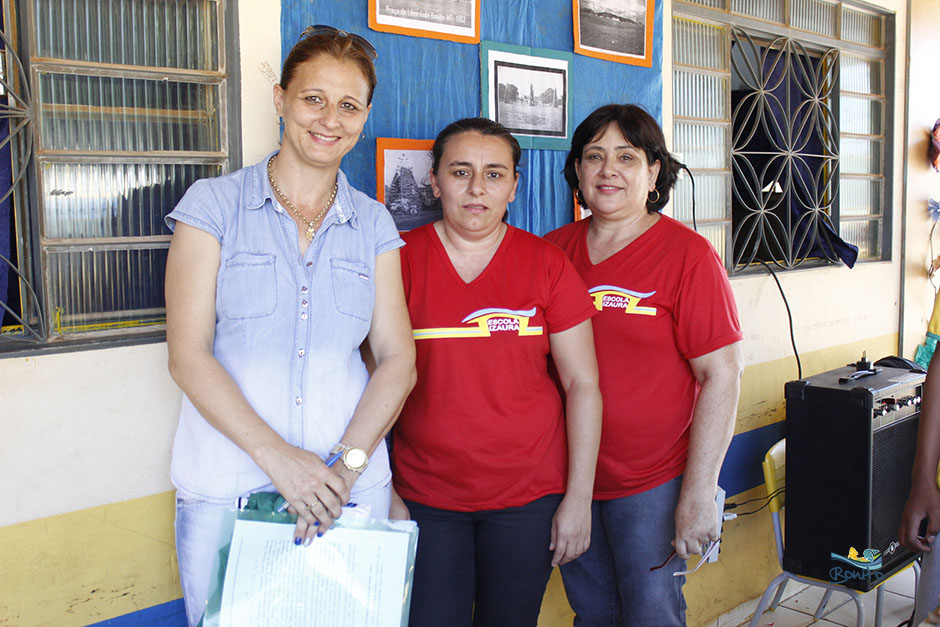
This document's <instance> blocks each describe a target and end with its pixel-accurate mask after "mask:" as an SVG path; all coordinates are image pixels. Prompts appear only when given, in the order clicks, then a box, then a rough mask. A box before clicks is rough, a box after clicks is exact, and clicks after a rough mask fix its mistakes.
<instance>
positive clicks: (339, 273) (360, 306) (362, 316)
mask: <svg viewBox="0 0 940 627" xmlns="http://www.w3.org/2000/svg"><path fill="white" fill-rule="evenodd" d="M330 269H331V273H330V274H331V279H332V282H333V301H334V302H335V303H336V309H337V311H339V312H340V313H342V314H346V315H347V316H352V317H353V318H358V319H359V320H366V321H369V320H371V319H372V276H371V275H370V272H369V266H367V265H366V264H364V263H362V262H361V261H352V260H350V259H339V258H337V257H333V258H332V259H330Z"/></svg>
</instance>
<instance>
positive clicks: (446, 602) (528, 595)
mask: <svg viewBox="0 0 940 627" xmlns="http://www.w3.org/2000/svg"><path fill="white" fill-rule="evenodd" d="M560 502H561V495H560V494H552V495H549V496H544V497H542V498H540V499H537V500H535V501H532V502H531V503H529V504H527V505H523V506H522V507H512V508H508V509H499V510H487V511H479V512H455V511H450V510H443V509H437V508H435V507H428V506H426V505H421V504H420V503H415V502H414V501H407V500H406V501H405V504H406V505H407V506H408V509H409V510H410V512H411V517H412V519H414V520H415V521H416V522H417V523H418V530H419V532H418V555H417V558H416V561H415V577H414V587H413V593H412V598H411V617H410V620H409V623H408V624H409V627H440V626H441V625H447V626H448V627H471V626H473V627H535V626H536V624H537V623H538V617H539V609H540V608H541V606H542V596H543V595H544V594H545V586H546V585H547V584H548V578H549V576H550V575H551V572H552V552H551V551H549V550H548V545H549V543H550V542H551V529H552V516H554V515H555V510H556V509H557V508H558V504H559V503H560Z"/></svg>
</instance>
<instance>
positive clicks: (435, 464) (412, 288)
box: [392, 225, 597, 511]
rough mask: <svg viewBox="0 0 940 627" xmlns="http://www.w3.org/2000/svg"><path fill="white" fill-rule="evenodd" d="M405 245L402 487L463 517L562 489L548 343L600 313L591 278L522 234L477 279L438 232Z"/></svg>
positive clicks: (414, 235) (397, 468) (561, 435)
mask: <svg viewBox="0 0 940 627" xmlns="http://www.w3.org/2000/svg"><path fill="white" fill-rule="evenodd" d="M403 237H404V240H405V243H406V245H405V247H404V248H403V249H402V277H403V279H404V285H405V297H406V298H407V301H408V311H409V313H410V314H411V326H412V327H413V328H414V336H415V345H416V347H417V369H418V382H417V385H416V386H415V389H414V391H413V392H412V393H411V395H410V396H409V397H408V400H407V402H406V403H405V406H404V409H403V410H402V413H401V416H400V417H399V419H398V422H397V423H396V426H395V437H394V442H393V450H392V468H393V477H394V481H395V489H396V490H397V491H398V493H399V494H400V495H401V496H403V497H404V498H406V499H410V500H413V501H417V502H419V503H422V504H425V505H429V506H431V507H437V508H440V509H449V510H455V511H478V510H487V509H502V508H507V507H518V506H520V505H525V504H526V503H530V502H531V501H533V500H535V499H537V498H540V497H542V496H545V495H547V494H560V493H562V492H564V491H565V482H566V479H567V467H568V459H567V455H568V453H567V444H566V435H565V421H564V408H563V405H562V400H561V396H560V394H559V391H558V387H557V385H556V383H555V381H554V379H553V378H552V377H551V376H550V375H549V370H548V364H549V337H548V336H549V334H550V333H558V332H560V331H564V330H566V329H569V328H571V327H574V326H576V325H578V324H580V323H581V322H584V321H585V320H587V319H589V318H590V317H591V316H593V315H595V314H596V313H597V310H596V309H595V308H594V306H593V304H592V303H591V299H590V297H589V296H588V293H587V289H586V288H585V286H584V282H583V281H582V280H581V278H580V277H579V276H578V273H577V272H576V271H575V269H574V267H573V266H572V265H571V262H570V261H568V259H567V258H566V257H565V255H564V254H563V253H562V252H561V251H560V250H558V248H556V247H555V246H552V245H551V244H549V243H547V242H545V241H544V240H542V239H540V238H538V237H536V236H534V235H532V234H530V233H527V232H525V231H522V230H519V229H516V228H513V227H509V229H508V231H507V232H506V235H505V236H504V238H503V241H502V242H501V243H500V245H499V248H498V249H497V250H496V253H495V254H494V255H493V259H492V260H491V261H490V263H489V265H488V266H487V267H486V268H485V269H484V270H483V272H482V273H481V274H480V276H478V277H477V278H475V279H474V280H473V281H471V282H470V283H465V282H464V281H463V279H461V278H460V276H459V275H458V274H457V271H456V270H455V269H454V267H453V264H452V263H451V261H450V258H449V257H448V256H447V252H446V251H445V250H444V246H443V244H442V243H441V240H440V239H439V238H438V235H437V233H436V232H435V230H434V226H433V225H426V226H423V227H421V228H418V229H415V230H413V231H410V232H408V233H406V234H405V235H404V236H403Z"/></svg>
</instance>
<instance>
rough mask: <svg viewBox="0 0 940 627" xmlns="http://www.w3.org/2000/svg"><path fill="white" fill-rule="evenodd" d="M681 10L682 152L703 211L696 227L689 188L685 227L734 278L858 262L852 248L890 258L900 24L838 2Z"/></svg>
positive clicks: (678, 85)
mask: <svg viewBox="0 0 940 627" xmlns="http://www.w3.org/2000/svg"><path fill="white" fill-rule="evenodd" d="M673 7H674V13H673V121H674V122H673V148H674V152H675V153H676V154H677V155H678V156H679V158H680V160H682V161H683V162H684V163H685V164H686V165H687V166H688V167H689V169H690V170H692V172H693V174H694V176H695V201H696V206H695V215H694V216H693V215H692V213H691V206H692V191H691V185H690V182H689V181H688V178H687V177H682V178H680V182H679V184H678V185H677V188H676V194H675V203H674V211H675V215H676V217H677V218H678V219H680V220H683V221H684V222H686V223H687V224H689V225H690V226H695V227H696V228H697V230H698V231H699V232H700V233H701V234H702V235H704V236H705V237H707V238H708V239H709V240H710V241H711V242H712V243H713V244H714V245H715V247H716V249H717V250H718V251H719V253H720V254H721V255H722V257H723V258H724V260H725V263H726V265H727V267H728V269H729V271H730V272H732V273H734V272H739V271H743V270H746V269H747V268H749V267H750V266H751V265H753V264H756V263H760V262H771V263H774V264H776V265H777V266H779V267H781V268H795V267H797V266H799V265H802V264H804V263H805V262H807V261H809V262H811V263H833V262H835V263H838V262H839V261H840V260H841V261H845V262H846V263H849V262H850V261H851V260H852V259H854V251H853V250H852V247H853V246H854V247H855V248H857V258H858V260H859V261H866V260H879V259H886V258H888V256H889V254H890V248H889V247H888V245H887V242H889V241H890V233H889V227H890V211H889V207H888V205H887V200H886V199H888V198H890V196H891V190H890V177H886V176H885V173H886V172H888V171H890V169H891V163H890V155H891V147H890V138H889V137H887V136H886V134H885V129H886V127H887V125H888V120H889V119H890V116H891V115H892V114H891V109H890V108H891V105H892V103H891V101H890V100H889V99H887V98H886V97H885V88H884V86H885V82H886V79H885V67H886V65H887V64H888V60H889V59H890V58H891V56H892V55H893V53H894V51H893V50H892V49H891V48H890V47H887V46H885V45H884V41H885V37H884V33H885V31H886V23H887V21H888V20H891V19H893V18H892V16H891V15H889V14H882V13H877V12H873V11H871V10H870V9H868V8H867V7H862V6H860V5H858V6H856V5H854V4H850V3H844V2H836V1H834V0H789V1H788V2H783V1H780V2H778V1H777V0H766V1H765V0H760V1H756V0H677V1H676V2H675V3H674V5H673ZM755 20H759V21H760V22H761V24H758V23H757V22H755ZM892 23H893V22H892ZM800 31H804V32H806V33H807V35H806V40H805V41H803V40H802V38H801V36H800V35H799V34H798V33H799V32H800ZM827 42H828V43H827ZM843 240H844V241H843ZM846 242H847V243H848V244H849V245H850V246H848V247H846V246H844V243H846Z"/></svg>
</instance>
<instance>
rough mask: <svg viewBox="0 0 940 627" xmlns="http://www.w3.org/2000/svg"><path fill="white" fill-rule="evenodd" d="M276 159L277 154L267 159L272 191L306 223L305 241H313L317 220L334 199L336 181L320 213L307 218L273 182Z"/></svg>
mask: <svg viewBox="0 0 940 627" xmlns="http://www.w3.org/2000/svg"><path fill="white" fill-rule="evenodd" d="M275 159H277V155H274V156H273V157H271V160H270V161H268V181H269V182H270V183H271V187H272V188H273V189H274V193H275V194H277V197H278V198H280V199H281V200H283V201H284V204H285V205H287V208H288V209H290V210H291V211H293V212H294V215H295V216H297V217H298V218H300V219H301V220H303V221H304V222H305V223H306V224H307V233H306V237H307V241H308V242H312V241H313V234H314V233H316V232H317V227H316V226H315V225H316V223H317V222H319V221H320V218H322V217H323V216H324V215H326V212H327V210H328V209H329V208H330V207H332V206H333V201H334V200H336V190H337V189H338V188H339V184H338V183H333V193H332V194H330V198H329V200H327V201H326V204H325V205H323V209H320V213H318V214H317V215H316V217H315V218H314V219H313V220H308V219H307V218H305V217H304V214H302V213H300V212H299V211H297V207H295V206H294V203H292V202H291V201H290V200H288V198H287V196H285V195H284V192H282V191H281V188H280V187H278V186H277V183H275V182H274V173H273V172H272V170H271V168H272V167H273V166H274V160H275Z"/></svg>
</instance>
